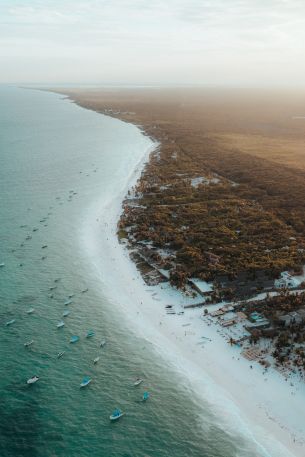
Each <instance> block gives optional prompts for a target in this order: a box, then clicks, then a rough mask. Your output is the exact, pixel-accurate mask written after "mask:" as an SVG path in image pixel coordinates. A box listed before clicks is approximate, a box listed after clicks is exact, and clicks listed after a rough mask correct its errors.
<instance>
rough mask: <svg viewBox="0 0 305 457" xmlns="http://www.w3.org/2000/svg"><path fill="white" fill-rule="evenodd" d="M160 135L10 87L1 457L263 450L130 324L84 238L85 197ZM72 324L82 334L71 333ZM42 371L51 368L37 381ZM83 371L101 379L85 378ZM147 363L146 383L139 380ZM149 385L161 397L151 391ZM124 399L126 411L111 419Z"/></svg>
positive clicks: (2, 106) (0, 347)
mask: <svg viewBox="0 0 305 457" xmlns="http://www.w3.org/2000/svg"><path fill="white" fill-rule="evenodd" d="M150 144H151V142H150V140H149V139H148V138H147V137H145V136H143V135H142V134H141V133H140V131H139V130H138V129H136V128H135V127H134V126H131V125H129V124H126V123H123V122H120V121H118V120H115V119H111V118H109V117H105V116H102V115H100V114H97V113H94V112H91V111H88V110H85V109H82V108H79V107H78V106H76V105H75V104H73V103H71V102H70V101H68V100H63V97H61V96H58V95H55V94H50V93H47V92H41V91H34V90H26V89H18V88H14V87H5V86H2V87H1V88H0V185H1V189H0V190H1V192H0V221H1V223H0V263H1V262H5V267H4V268H1V269H0V370H1V377H0V389H1V397H0V455H1V457H13V456H14V457H17V456H22V457H26V456H30V457H36V456H37V457H42V456H44V457H55V456H56V457H57V456H58V457H59V456H69V457H73V456H82V457H86V456H91V457H95V456H107V457H108V456H109V457H112V456H113V457H114V456H116V457H117V456H122V457H127V456H128V457H129V456H130V457H131V456H133V457H138V456H139V457H140V456H141V457H143V456H146V457H148V456H150V457H153V456H155V457H157V456H158V457H159V456H160V457H163V456H164V457H165V456H168V457H172V456H175V457H180V456H181V457H182V456H186V455H188V456H196V457H197V456H198V457H199V456H200V457H233V456H243V457H252V456H254V455H258V454H257V451H253V450H251V448H252V443H251V442H249V441H247V440H245V439H243V438H242V437H241V436H240V435H238V434H237V433H236V435H232V434H229V433H227V432H225V431H224V430H222V428H221V426H220V425H219V420H218V418H217V417H216V416H215V415H214V414H213V413H212V412H211V410H210V408H209V406H208V405H207V404H204V403H203V402H202V401H201V402H199V400H198V399H197V398H196V395H195V393H194V392H192V391H191V388H190V386H189V385H188V383H187V381H186V380H184V379H182V377H180V376H179V374H177V373H175V371H174V369H173V368H171V367H168V365H167V363H166V362H165V361H164V360H162V359H160V358H158V356H157V354H156V353H155V351H153V348H152V347H151V346H150V344H149V343H148V342H147V341H145V340H142V339H141V338H138V337H137V336H136V335H134V334H133V333H132V332H131V331H130V330H129V329H128V327H127V324H125V323H124V321H122V319H121V318H120V316H119V315H118V313H117V312H116V309H114V308H113V305H112V303H111V300H109V299H108V298H107V297H106V296H105V295H104V294H103V291H101V290H100V289H101V288H100V287H97V286H96V284H95V281H94V278H93V277H92V276H91V275H90V271H91V268H90V265H89V264H88V262H89V258H88V257H87V256H85V255H84V252H83V250H82V249H80V240H79V227H80V226H81V224H82V223H83V218H84V214H85V213H86V210H87V208H88V207H89V206H90V204H91V202H92V201H93V200H94V199H96V197H97V196H99V197H102V198H103V197H104V198H105V199H107V198H109V195H111V193H112V192H113V191H114V189H115V187H116V176H119V175H120V174H121V173H122V171H124V170H130V167H133V166H134V165H135V164H136V163H137V162H138V160H139V159H140V158H141V156H142V154H143V151H144V150H146V149H147V148H148V147H149V146H150ZM97 217H99V215H98V214H97ZM36 229H37V230H36ZM27 238H28V239H27ZM44 245H47V247H45V248H42V246H44ZM55 280H58V281H55ZM53 287H56V288H55V289H52V290H50V288H53ZM86 288H88V292H84V293H82V292H81V291H82V290H84V289H86ZM69 294H74V296H73V298H72V303H71V304H70V305H68V306H65V305H64V302H65V300H66V299H67V297H68V296H69ZM30 307H33V308H35V312H34V313H33V314H32V315H28V314H27V313H26V311H27V310H28V309H29V308H30ZM67 308H69V310H70V311H71V312H70V315H69V316H68V317H66V318H64V319H65V323H66V325H65V327H64V328H63V329H60V330H59V329H57V328H56V325H57V323H58V322H59V321H60V320H61V319H62V313H63V311H64V310H65V309H67ZM11 319H16V321H15V323H13V324H12V325H11V326H9V327H6V326H5V323H6V322H8V321H9V320H11ZM89 329H94V331H95V336H94V337H92V338H90V339H89V338H86V333H87V332H88V330H89ZM72 335H78V336H80V341H79V342H78V343H76V344H69V339H70V337H71V336H72ZM103 338H105V339H106V340H107V343H106V346H105V347H104V348H100V344H99V343H100V341H101V340H102V339H103ZM32 339H33V340H34V344H33V345H32V346H31V347H29V348H25V347H24V343H25V342H26V341H29V340H32ZM60 351H66V352H65V354H64V355H63V357H62V358H60V359H57V357H56V355H57V353H58V352H60ZM97 356H100V360H99V362H98V363H97V364H96V365H94V364H93V359H94V358H95V357H97ZM34 374H37V375H38V376H40V380H39V381H38V383H37V384H35V385H33V386H31V387H29V386H27V385H26V380H27V379H28V378H29V377H31V376H33V375H34ZM84 375H89V376H91V377H92V383H91V385H90V386H89V387H88V388H86V389H80V387H79V385H80V382H81V380H82V378H83V376H84ZM138 375H140V376H141V377H143V378H144V382H143V384H142V385H141V386H140V387H138V388H134V387H133V386H132V382H133V379H134V378H135V377H136V376H138ZM145 389H148V390H149V391H150V393H151V398H150V399H149V401H147V402H146V403H143V402H141V401H140V400H141V396H142V394H143V391H144V390H145ZM115 407H120V408H121V409H122V410H124V411H126V416H125V417H123V418H122V419H121V420H120V421H119V422H118V423H115V424H111V423H110V421H109V414H110V413H111V412H112V410H113V409H114V408H115ZM237 432H238V431H237Z"/></svg>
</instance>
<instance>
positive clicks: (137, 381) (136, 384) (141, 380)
mask: <svg viewBox="0 0 305 457" xmlns="http://www.w3.org/2000/svg"><path fill="white" fill-rule="evenodd" d="M142 382H143V379H141V378H137V379H136V380H135V382H134V383H133V385H134V386H135V387H137V386H139V385H140V384H142Z"/></svg>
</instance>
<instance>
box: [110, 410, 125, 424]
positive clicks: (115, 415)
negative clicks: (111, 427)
mask: <svg viewBox="0 0 305 457" xmlns="http://www.w3.org/2000/svg"><path fill="white" fill-rule="evenodd" d="M124 414H125V413H122V411H121V410H120V409H118V408H117V409H115V410H114V411H113V413H112V414H111V416H109V419H110V420H111V421H117V420H118V419H120V417H122V416H124Z"/></svg>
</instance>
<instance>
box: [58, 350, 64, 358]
mask: <svg viewBox="0 0 305 457" xmlns="http://www.w3.org/2000/svg"><path fill="white" fill-rule="evenodd" d="M64 353H65V351H62V352H59V353H58V354H57V358H58V359H60V358H61V357H62V356H63V355H64Z"/></svg>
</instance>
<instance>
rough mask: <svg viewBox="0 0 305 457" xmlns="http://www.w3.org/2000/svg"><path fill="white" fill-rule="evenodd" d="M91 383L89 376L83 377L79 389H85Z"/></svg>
mask: <svg viewBox="0 0 305 457" xmlns="http://www.w3.org/2000/svg"><path fill="white" fill-rule="evenodd" d="M90 382H91V378H89V376H85V377H84V378H83V380H82V382H81V384H80V387H87V386H88V385H89V384H90Z"/></svg>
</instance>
